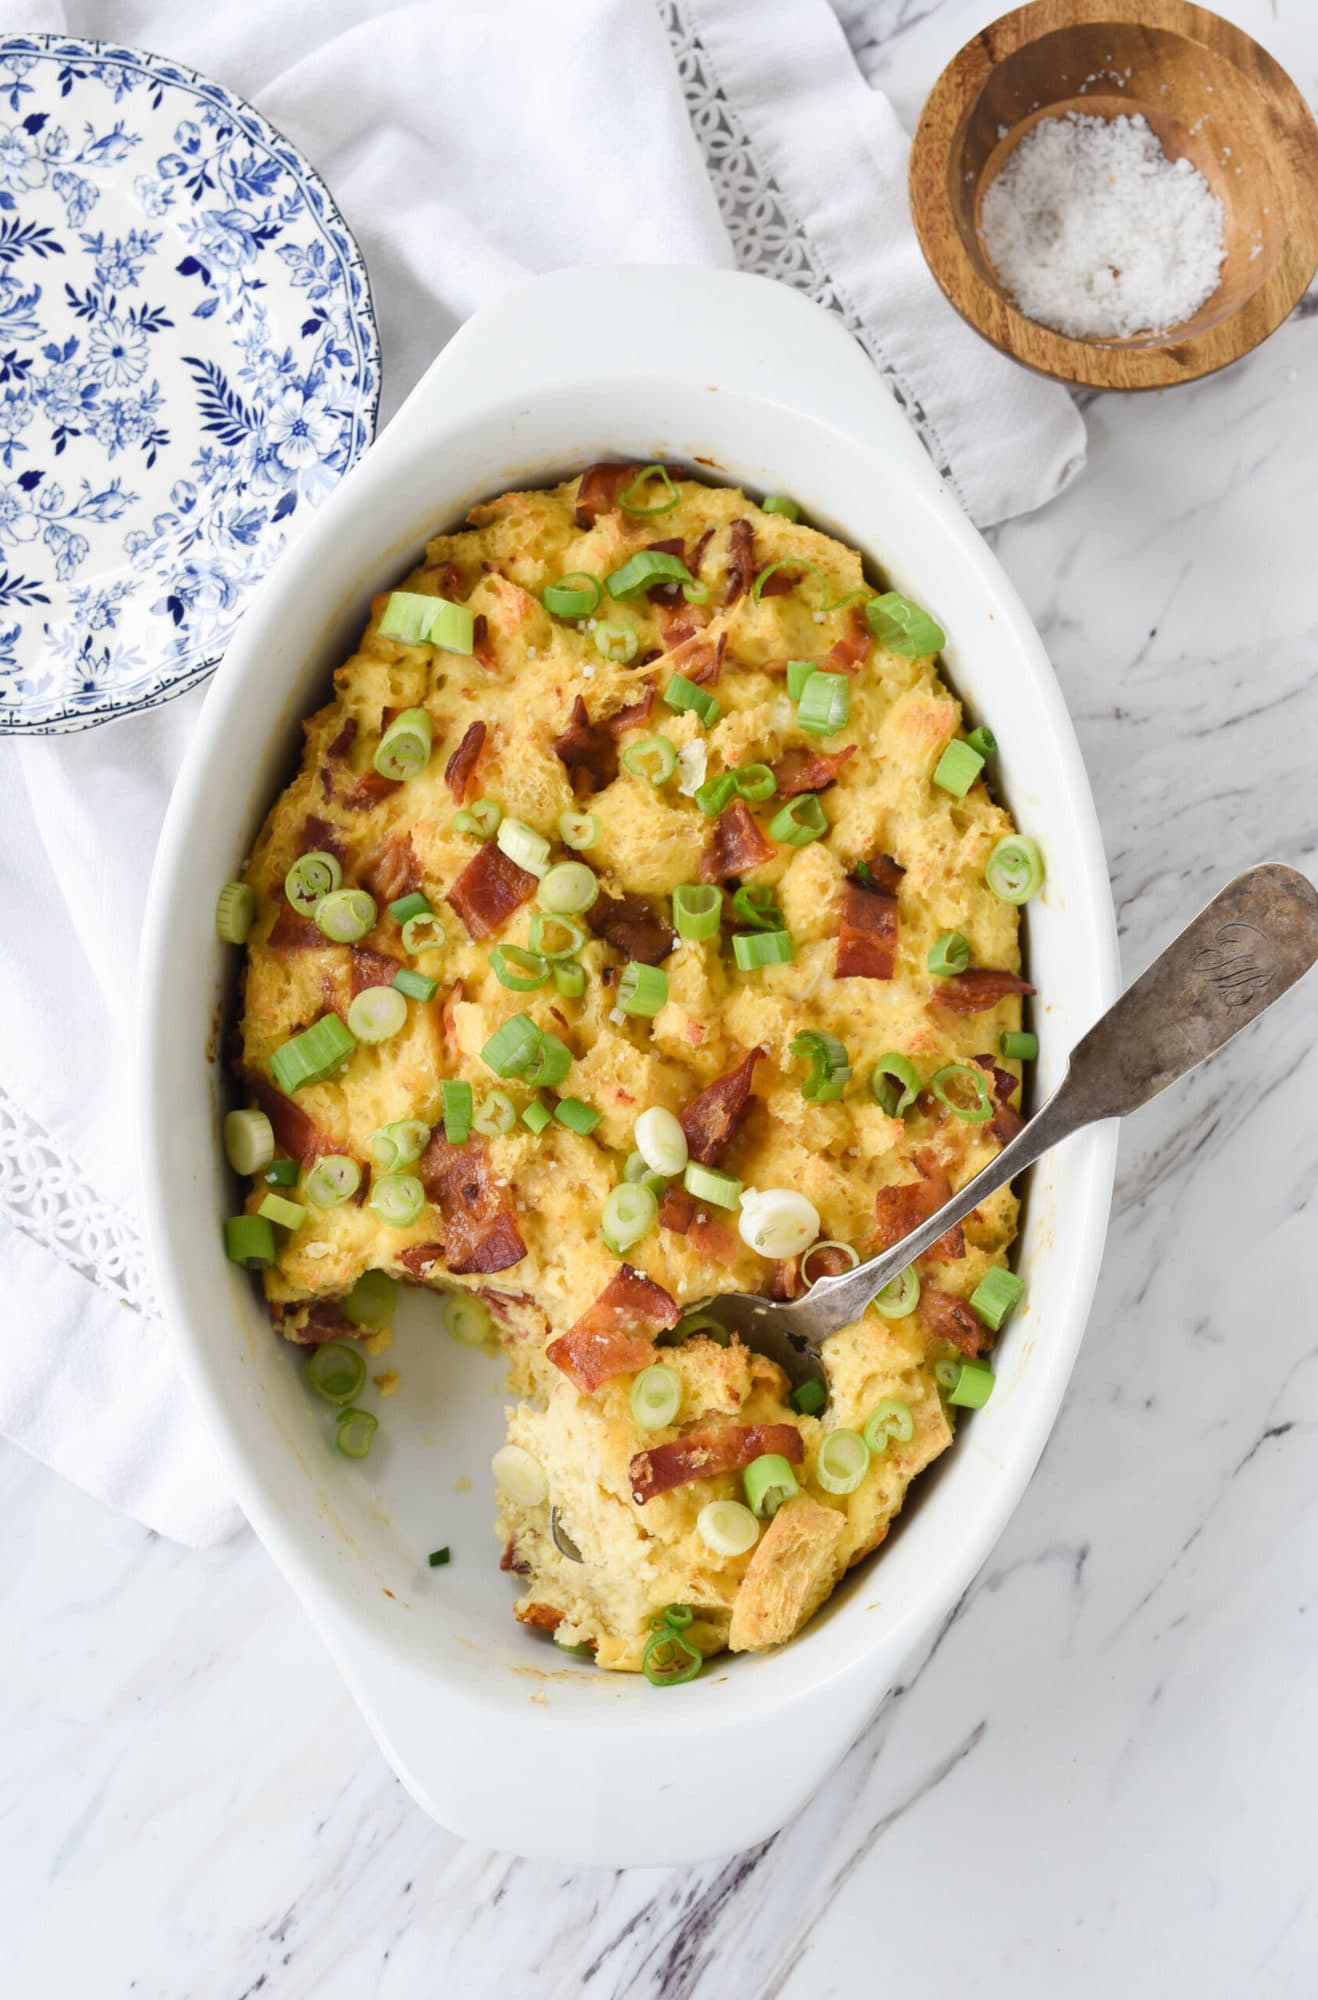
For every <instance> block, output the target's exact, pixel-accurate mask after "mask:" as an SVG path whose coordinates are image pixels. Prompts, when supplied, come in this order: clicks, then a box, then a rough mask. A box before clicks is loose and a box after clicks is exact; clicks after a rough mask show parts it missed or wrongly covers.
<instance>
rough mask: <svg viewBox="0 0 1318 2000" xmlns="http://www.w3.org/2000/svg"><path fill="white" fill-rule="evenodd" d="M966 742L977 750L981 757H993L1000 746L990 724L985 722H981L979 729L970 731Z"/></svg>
mask: <svg viewBox="0 0 1318 2000" xmlns="http://www.w3.org/2000/svg"><path fill="white" fill-rule="evenodd" d="M966 742H967V743H968V744H969V745H970V747H971V749H972V750H977V751H978V752H979V754H980V756H981V757H991V756H992V755H993V754H994V752H995V751H996V749H997V747H998V739H997V737H996V736H995V735H994V734H993V731H992V730H991V729H990V728H989V727H988V725H987V724H986V723H983V722H981V723H980V725H979V728H978V729H972V730H970V731H969V733H968V734H967V736H966Z"/></svg>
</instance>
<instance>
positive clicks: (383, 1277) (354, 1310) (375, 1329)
mask: <svg viewBox="0 0 1318 2000" xmlns="http://www.w3.org/2000/svg"><path fill="white" fill-rule="evenodd" d="M397 1304H398V1287H397V1285H396V1284H395V1283H394V1281H393V1279H392V1278H391V1277H390V1276H389V1274H388V1272H387V1271H363V1272H362V1274H361V1276H360V1278H358V1280H357V1282H356V1284H355V1285H354V1286H353V1288H352V1290H351V1291H350V1292H349V1293H348V1296H347V1297H346V1298H345V1299H340V1300H339V1305H340V1307H341V1308H342V1310H343V1311H344V1312H345V1313H346V1314H347V1315H348V1318H349V1319H350V1320H351V1321H352V1323H353V1325H354V1326H360V1327H361V1328H363V1330H364V1331H365V1332H367V1333H379V1332H380V1330H381V1329H382V1328H383V1327H386V1326H388V1325H389V1322H390V1321H391V1320H392V1318H393V1316H394V1308H395V1306H396V1305H397ZM353 1394H354V1395H355V1394H356V1391H355V1390H354V1391H353Z"/></svg>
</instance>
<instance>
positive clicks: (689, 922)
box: [673, 882, 723, 942]
mask: <svg viewBox="0 0 1318 2000" xmlns="http://www.w3.org/2000/svg"><path fill="white" fill-rule="evenodd" d="M722 921H723V898H722V896H721V895H720V894H719V892H718V890H717V889H716V888H715V887H714V885H713V883H712V882H679V883H678V885H677V887H676V888H675V889H674V891H673V923H674V925H675V926H676V929H677V935H678V936H679V937H680V938H686V939H687V941H688V942H692V941H697V942H698V941H699V940H700V939H701V938H710V937H714V936H716V935H717V933H718V929H719V925H720V924H721V923H722Z"/></svg>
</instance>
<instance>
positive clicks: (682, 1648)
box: [641, 1619, 705, 1688]
mask: <svg viewBox="0 0 1318 2000" xmlns="http://www.w3.org/2000/svg"><path fill="white" fill-rule="evenodd" d="M651 1623H652V1624H653V1625H654V1627H655V1629H654V1631H653V1632H652V1633H651V1634H650V1637H649V1638H648V1639H647V1640H646V1642H645V1651H644V1652H643V1653H642V1654H641V1672H642V1673H643V1674H644V1675H645V1678H646V1680H647V1681H649V1683H650V1685H651V1687H658V1688H665V1687H681V1686H682V1685H683V1684H684V1683H685V1682H686V1681H693V1680H694V1679H695V1678H696V1676H697V1674H698V1673H699V1672H700V1669H701V1668H702V1667H703V1666H704V1664H705V1659H704V1655H703V1654H702V1653H701V1652H700V1650H699V1648H698V1647H696V1646H693V1645H692V1644H691V1642H690V1640H688V1639H684V1638H683V1637H682V1634H681V1632H680V1631H679V1630H677V1629H676V1628H675V1627H674V1626H671V1625H669V1624H667V1623H666V1622H665V1621H664V1620H663V1619H652V1620H651Z"/></svg>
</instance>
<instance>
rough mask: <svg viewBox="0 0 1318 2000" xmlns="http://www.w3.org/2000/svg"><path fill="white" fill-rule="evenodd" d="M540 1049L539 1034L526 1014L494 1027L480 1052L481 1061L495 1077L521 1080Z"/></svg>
mask: <svg viewBox="0 0 1318 2000" xmlns="http://www.w3.org/2000/svg"><path fill="white" fill-rule="evenodd" d="M539 1048H540V1030H539V1028H537V1027H536V1024H535V1022H534V1021H533V1020H532V1019H531V1017H530V1015H529V1014H511V1015H510V1016H509V1017H508V1019H507V1020H506V1021H504V1022H503V1023H502V1024H501V1025H500V1026H499V1027H497V1028H496V1029H495V1031H494V1033H493V1034H492V1035H491V1036H490V1038H489V1040H488V1041H487V1042H486V1044H485V1046H484V1048H483V1049H482V1050H481V1061H482V1062H483V1063H484V1064H485V1066H486V1068H487V1069H492V1070H493V1071H494V1074H495V1075H496V1076H497V1077H502V1078H503V1080H504V1082H507V1080H508V1079H509V1077H514V1076H522V1075H524V1074H525V1072H526V1071H527V1070H528V1069H529V1068H530V1066H531V1064H532V1063H533V1062H534V1060H535V1058H536V1055H537V1054H538V1052H539Z"/></svg>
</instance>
